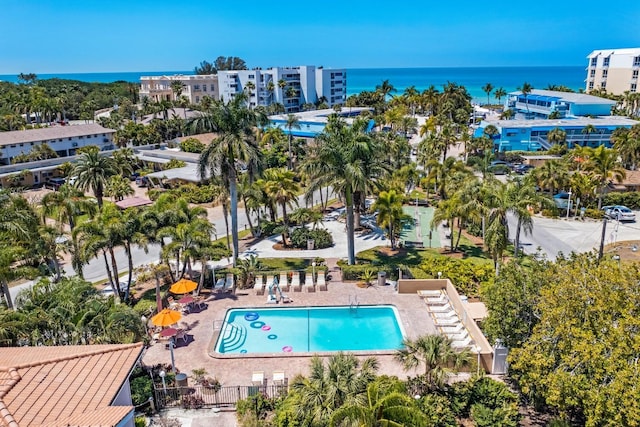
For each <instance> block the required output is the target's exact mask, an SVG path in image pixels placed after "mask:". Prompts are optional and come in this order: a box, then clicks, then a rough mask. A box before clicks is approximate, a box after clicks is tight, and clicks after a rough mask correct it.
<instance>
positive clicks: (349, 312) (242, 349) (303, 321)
mask: <svg viewBox="0 0 640 427" xmlns="http://www.w3.org/2000/svg"><path fill="white" fill-rule="evenodd" d="M402 339H403V331H402V329H401V326H400V321H399V316H398V312H397V310H396V308H395V307H393V306H390V305H383V306H359V307H349V306H333V307H304V308H299V307H298V308H264V309H230V310H228V311H227V315H226V316H225V322H224V323H223V326H222V328H221V330H220V335H219V336H218V340H217V342H216V345H215V347H214V349H215V352H216V353H219V354H233V353H237V354H244V353H300V352H303V353H306V352H312V353H313V352H325V351H374V350H396V349H399V348H402Z"/></svg>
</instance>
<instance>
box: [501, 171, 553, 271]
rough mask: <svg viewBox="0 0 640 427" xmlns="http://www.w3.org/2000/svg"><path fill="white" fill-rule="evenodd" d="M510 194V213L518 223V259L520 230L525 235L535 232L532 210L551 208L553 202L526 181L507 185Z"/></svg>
mask: <svg viewBox="0 0 640 427" xmlns="http://www.w3.org/2000/svg"><path fill="white" fill-rule="evenodd" d="M507 191H508V193H509V203H510V205H511V207H510V208H509V212H511V213H512V214H513V215H515V217H516V219H517V220H518V223H517V225H516V236H515V239H514V242H513V244H514V249H513V253H514V257H515V258H518V255H519V253H520V230H524V233H525V234H531V233H532V232H533V220H532V216H533V214H532V212H531V211H530V210H529V209H530V208H539V207H544V208H550V207H551V206H553V202H552V201H551V200H550V199H549V198H548V197H545V196H542V195H540V194H538V193H537V192H536V188H535V186H534V185H533V182H530V180H525V179H514V180H511V181H509V183H508V184H507Z"/></svg>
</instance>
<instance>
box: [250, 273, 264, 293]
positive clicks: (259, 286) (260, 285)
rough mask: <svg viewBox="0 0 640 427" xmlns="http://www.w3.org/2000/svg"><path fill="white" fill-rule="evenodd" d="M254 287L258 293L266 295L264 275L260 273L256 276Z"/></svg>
mask: <svg viewBox="0 0 640 427" xmlns="http://www.w3.org/2000/svg"><path fill="white" fill-rule="evenodd" d="M253 289H255V290H256V295H264V276H263V275H262V274H258V276H257V277H256V283H254V285H253Z"/></svg>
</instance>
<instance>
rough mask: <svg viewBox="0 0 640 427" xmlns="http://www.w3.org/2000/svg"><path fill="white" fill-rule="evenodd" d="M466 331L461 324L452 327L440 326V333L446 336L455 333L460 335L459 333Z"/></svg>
mask: <svg viewBox="0 0 640 427" xmlns="http://www.w3.org/2000/svg"><path fill="white" fill-rule="evenodd" d="M466 330H467V328H465V326H464V325H463V324H462V323H460V324H458V325H455V326H452V325H442V326H440V331H441V332H442V333H443V334H447V335H448V334H457V333H460V332H462V331H466Z"/></svg>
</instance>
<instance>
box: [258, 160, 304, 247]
mask: <svg viewBox="0 0 640 427" xmlns="http://www.w3.org/2000/svg"><path fill="white" fill-rule="evenodd" d="M264 175H265V181H266V182H265V192H266V194H267V196H268V197H269V198H270V199H271V200H272V203H273V204H274V205H277V204H279V205H280V206H281V207H282V219H283V221H284V227H283V231H284V232H283V234H282V244H283V245H285V246H286V245H287V240H286V237H287V234H288V229H289V216H288V215H287V206H289V207H293V206H297V205H298V192H299V191H300V186H299V185H298V183H297V182H296V181H295V180H294V178H295V174H294V173H293V172H292V171H288V170H285V169H268V170H266V171H265V174H264Z"/></svg>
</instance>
